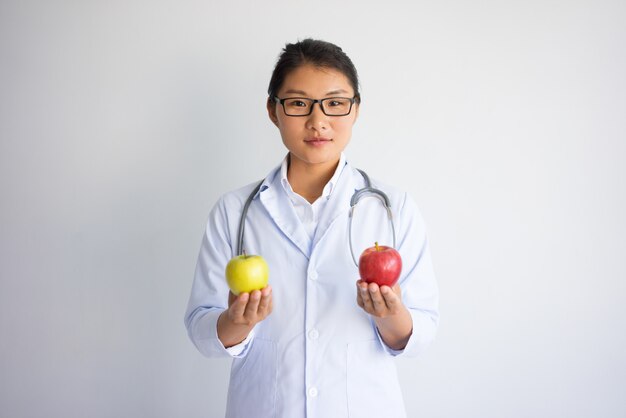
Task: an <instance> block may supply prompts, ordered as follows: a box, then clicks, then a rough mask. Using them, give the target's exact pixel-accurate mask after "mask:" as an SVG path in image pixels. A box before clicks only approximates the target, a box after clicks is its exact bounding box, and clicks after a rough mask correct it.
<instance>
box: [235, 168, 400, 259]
mask: <svg viewBox="0 0 626 418" xmlns="http://www.w3.org/2000/svg"><path fill="white" fill-rule="evenodd" d="M357 170H358V172H359V173H361V175H362V176H363V179H364V180H365V187H363V188H362V189H358V190H356V191H355V192H354V194H353V195H352V198H351V199H350V214H349V217H350V224H349V226H348V242H349V243H350V254H351V255H352V260H353V261H354V265H355V266H357V267H359V263H358V261H357V259H356V257H355V256H354V250H353V247H352V220H353V219H354V211H355V210H356V206H357V204H358V203H359V201H361V200H362V199H364V198H367V197H375V198H377V199H378V200H380V202H381V203H382V205H383V206H384V207H385V210H386V211H387V219H389V224H390V225H391V233H392V235H393V247H394V248H395V247H396V228H395V226H394V223H393V214H392V212H391V204H390V203H389V197H387V195H386V194H385V192H383V191H382V190H380V189H377V188H375V187H372V182H371V181H370V178H369V176H368V175H367V173H365V171H363V170H360V169H358V168H357ZM262 184H263V181H261V182H260V183H259V184H257V186H256V187H255V188H254V190H252V193H250V196H248V199H246V203H245V204H244V205H243V210H242V211H241V218H239V231H238V233H237V255H242V254H243V234H244V230H245V228H246V216H247V215H248V208H249V207H250V204H251V203H252V199H254V196H256V194H257V193H258V191H259V190H260V189H261V185H262Z"/></svg>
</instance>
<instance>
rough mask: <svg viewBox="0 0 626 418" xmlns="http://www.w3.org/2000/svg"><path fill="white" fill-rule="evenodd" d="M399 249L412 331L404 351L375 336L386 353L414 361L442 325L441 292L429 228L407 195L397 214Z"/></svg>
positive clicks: (401, 283)
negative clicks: (432, 253) (436, 275)
mask: <svg viewBox="0 0 626 418" xmlns="http://www.w3.org/2000/svg"><path fill="white" fill-rule="evenodd" d="M397 219H398V222H399V225H398V226H399V228H398V229H397V231H396V233H397V234H398V237H397V240H398V242H397V247H398V251H399V252H400V255H401V256H402V273H401V275H400V280H399V284H400V288H401V289H402V301H403V303H404V305H405V306H406V307H407V309H408V310H409V313H410V314H411V319H412V320H413V331H412V333H411V336H410V337H409V341H408V343H407V345H406V347H405V348H404V349H403V350H393V349H391V348H389V347H388V346H387V345H386V344H385V343H384V342H383V339H382V337H381V336H380V334H379V333H378V330H376V333H377V335H378V339H379V341H380V343H381V344H382V346H383V348H384V350H385V351H386V352H387V353H389V354H390V355H392V356H398V355H403V356H407V357H415V356H418V355H419V354H421V353H422V352H423V351H425V350H426V348H428V346H429V345H430V344H431V343H432V342H433V340H434V339H435V336H436V334H437V326H438V325H439V290H438V288H437V282H436V280H435V273H434V271H433V266H432V262H431V259H430V250H429V248H428V239H427V237H426V226H425V224H424V221H423V219H422V216H421V213H420V212H419V209H418V208H417V205H416V204H415V202H414V201H413V200H412V199H411V198H410V197H409V196H408V195H407V194H405V196H404V203H403V205H402V207H401V209H400V211H399V212H398V217H397Z"/></svg>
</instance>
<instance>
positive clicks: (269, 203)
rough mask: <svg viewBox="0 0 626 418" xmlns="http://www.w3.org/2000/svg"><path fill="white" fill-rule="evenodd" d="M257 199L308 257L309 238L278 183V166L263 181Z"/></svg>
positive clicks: (277, 224)
mask: <svg viewBox="0 0 626 418" xmlns="http://www.w3.org/2000/svg"><path fill="white" fill-rule="evenodd" d="M257 197H259V200H260V201H261V204H262V205H263V206H264V207H265V209H266V210H267V212H268V213H269V215H270V217H271V218H272V220H273V221H274V223H275V224H276V226H277V227H278V228H280V230H281V231H283V233H284V234H285V236H286V237H287V238H289V240H290V241H291V242H292V243H293V244H294V245H295V246H296V247H297V248H298V249H299V250H300V251H301V252H302V254H304V255H305V256H306V257H307V258H309V257H310V254H311V251H310V247H309V244H310V238H309V236H308V235H307V232H306V230H305V229H304V226H303V225H302V223H301V222H300V219H299V218H298V214H297V213H296V210H295V208H294V207H293V205H292V204H291V201H290V200H289V196H288V195H287V191H286V190H285V189H284V188H283V187H282V185H281V181H280V166H278V167H276V168H274V170H272V172H270V174H269V175H268V176H267V177H266V178H265V180H263V183H262V184H261V188H260V189H259V191H258V192H257V194H256V196H255V199H256V198H257Z"/></svg>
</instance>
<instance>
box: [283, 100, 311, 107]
mask: <svg viewBox="0 0 626 418" xmlns="http://www.w3.org/2000/svg"><path fill="white" fill-rule="evenodd" d="M285 104H286V105H287V106H289V107H307V106H308V105H309V104H308V103H307V102H305V101H304V100H301V99H289V100H287V101H285Z"/></svg>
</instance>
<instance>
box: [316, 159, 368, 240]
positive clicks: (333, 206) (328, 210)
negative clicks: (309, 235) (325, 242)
mask: <svg viewBox="0 0 626 418" xmlns="http://www.w3.org/2000/svg"><path fill="white" fill-rule="evenodd" d="M355 173H356V174H355ZM361 178H362V177H361V175H360V174H359V172H358V171H356V170H354V169H353V168H352V167H351V166H350V164H346V166H345V167H344V168H343V171H342V172H341V175H340V176H339V179H338V181H337V184H336V185H335V189H334V190H333V191H332V193H331V194H330V199H329V200H328V203H327V204H326V207H325V208H324V210H323V211H322V214H321V216H320V219H319V221H318V224H317V228H316V230H315V236H314V237H313V248H315V246H316V245H317V243H318V242H320V240H321V239H322V238H323V237H324V235H325V234H326V232H327V231H328V228H330V226H331V225H332V224H333V222H334V221H335V220H336V219H337V218H338V217H339V216H341V215H346V216H347V215H348V212H349V211H350V199H351V198H352V195H353V194H354V192H355V190H357V189H358V188H360V187H363V185H361V184H360V183H359V179H361Z"/></svg>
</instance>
